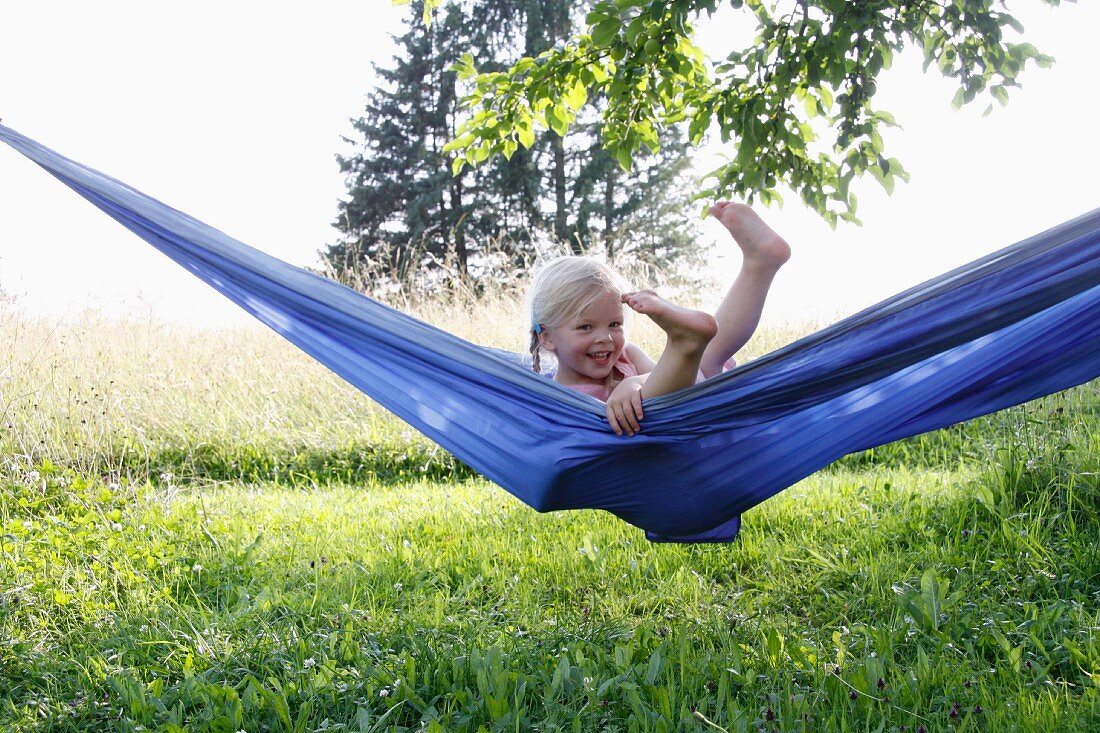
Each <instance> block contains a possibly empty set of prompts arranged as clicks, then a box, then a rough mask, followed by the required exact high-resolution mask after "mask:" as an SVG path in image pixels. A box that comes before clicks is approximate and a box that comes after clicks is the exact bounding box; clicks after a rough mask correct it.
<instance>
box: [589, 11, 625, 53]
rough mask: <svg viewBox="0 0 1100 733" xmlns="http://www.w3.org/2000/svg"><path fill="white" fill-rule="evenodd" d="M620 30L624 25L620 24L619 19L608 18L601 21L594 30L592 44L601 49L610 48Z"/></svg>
mask: <svg viewBox="0 0 1100 733" xmlns="http://www.w3.org/2000/svg"><path fill="white" fill-rule="evenodd" d="M620 28H622V23H620V22H619V19H618V18H607V19H605V20H602V21H600V22H599V24H597V25H596V26H595V27H594V28H593V29H592V44H593V45H594V46H598V47H600V48H606V47H607V46H610V45H611V42H612V41H613V40H615V38H616V36H618V35H619V29H620Z"/></svg>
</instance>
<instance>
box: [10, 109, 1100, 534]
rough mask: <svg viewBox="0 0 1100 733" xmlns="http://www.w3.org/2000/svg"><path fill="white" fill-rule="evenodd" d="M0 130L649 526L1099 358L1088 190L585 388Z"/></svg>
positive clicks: (430, 413)
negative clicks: (748, 353)
mask: <svg viewBox="0 0 1100 733" xmlns="http://www.w3.org/2000/svg"><path fill="white" fill-rule="evenodd" d="M0 139H3V141H4V142H6V143H8V144H9V145H11V146H12V147H14V148H15V149H17V150H18V151H20V152H21V153H23V154H24V155H26V156H27V157H29V158H30V159H31V160H33V161H35V162H36V163H38V164H39V165H40V166H42V167H43V168H45V169H46V170H47V171H49V172H50V173H51V174H53V175H54V176H56V177H57V178H59V179H60V180H61V181H63V182H64V183H65V184H66V185H68V186H69V187H71V188H72V189H73V190H75V191H76V192H77V193H79V194H80V195H81V196H83V197H85V198H86V199H88V200H89V201H91V202H92V203H93V204H95V205H96V206H97V207H99V208H100V209H102V210H103V211H104V212H106V213H107V214H108V215H110V216H111V217H113V218H114V219H116V220H118V221H119V222H120V223H122V224H123V226H125V227H126V228H128V229H130V230H131V231H133V232H134V233H135V234H137V235H138V236H139V237H141V238H142V239H144V240H145V241H147V242H148V243H149V244H151V245H153V246H154V247H156V248H157V249H159V250H160V251H161V252H163V253H164V254H166V255H167V256H168V257H170V258H172V259H173V260H175V261H176V262H178V263H179V264H181V265H182V266H183V267H185V268H187V269H188V270H190V271H191V272H192V273H194V274H195V275H196V276H197V277H199V278H201V279H202V280H204V281H205V282H207V283H209V284H210V285H211V286H213V287H214V288H216V289H217V290H218V291H220V292H221V293H223V294H224V295H225V296H226V297H228V298H229V299H230V300H232V301H233V302H235V303H237V304H238V305H239V306H241V307H242V308H244V309H245V310H247V311H248V312H250V313H252V314H253V315H254V316H255V317H256V318H258V319H259V320H261V321H262V322H264V323H265V324H267V325H268V326H270V327H271V328H272V329H274V330H275V331H276V332H278V333H279V334H281V335H282V336H284V337H285V338H287V339H288V340H290V341H291V342H293V343H294V344H296V345H297V346H299V347H300V348H301V349H303V350H304V351H306V352H307V353H309V354H310V355H312V356H313V357H315V358H316V359H318V360H319V361H321V362H322V363H324V364H325V365H327V366H328V367H329V368H330V369H332V370H333V371H334V372H336V373H337V374H339V375H340V376H341V377H343V378H344V379H346V380H347V381H348V382H350V383H351V384H353V385H355V386H356V387H358V388H359V389H360V390H362V391H363V392H365V393H366V394H367V395H368V396H370V397H371V398H372V399H374V400H375V401H377V402H378V403H380V404H381V405H383V406H384V407H385V408H386V409H388V410H390V411H391V412H393V413H394V414H396V415H397V416H398V417H400V418H401V419H402V420H405V421H406V422H408V423H409V424H410V425H412V426H413V427H415V428H416V429H418V430H419V431H421V432H422V433H424V434H425V435H426V436H428V437H429V438H430V439H432V440H433V441H435V442H437V443H438V444H439V445H441V446H443V447H444V448H446V449H447V450H449V451H450V452H452V453H453V454H454V455H455V456H456V457H458V458H459V459H461V460H462V461H464V462H466V463H467V464H469V465H470V466H472V467H473V468H474V469H476V470H477V471H479V472H480V473H482V474H483V475H485V476H486V477H487V478H489V479H490V480H492V481H493V482H495V483H497V484H499V485H500V486H502V487H503V488H505V489H506V490H507V491H509V492H511V493H512V494H513V495H515V496H516V497H518V498H519V499H520V500H522V501H523V502H525V503H527V504H529V505H530V506H532V507H533V508H535V509H537V510H539V511H553V510H559V509H603V510H606V511H609V512H611V513H613V514H615V515H616V516H618V517H620V518H622V519H623V520H625V521H627V522H629V523H631V524H633V525H635V526H637V527H640V528H642V529H644V530H646V533H647V537H649V539H651V540H654V541H676V542H725V541H730V540H732V539H733V537H734V536H735V535H736V533H737V530H738V527H739V516H740V514H741V513H742V512H744V511H745V510H747V509H749V508H751V507H753V506H755V505H756V504H758V503H760V502H762V501H764V500H765V499H767V498H769V497H771V496H773V495H774V494H776V493H777V492H779V491H781V490H783V489H784V488H786V487H788V486H790V485H792V484H793V483H795V482H797V481H798V480H800V479H802V478H804V477H805V476H808V475H809V474H811V473H813V472H814V471H816V470H818V469H820V468H822V467H824V466H826V465H828V464H829V463H831V462H832V461H834V460H836V459H838V458H840V457H842V456H844V455H846V454H848V453H852V452H855V451H861V450H865V449H868V448H872V447H874V446H877V445H881V444H883V443H888V442H890V441H894V440H898V439H900V438H904V437H907V436H911V435H916V434H918V433H922V432H926V431H929V430H935V429H937V428H942V427H945V426H948V425H952V424H954V423H957V422H960V421H963V420H967V419H970V418H973V417H977V416H979V415H984V414H987V413H989V412H993V411H995V410H1000V409H1002V408H1005V407H1009V406H1011V405H1016V404H1019V403H1021V402H1025V401H1027V400H1031V399H1034V398H1037V397H1040V396H1043V395H1047V394H1050V393H1053V392H1056V391H1059V390H1063V389H1067V388H1069V387H1072V386H1075V385H1078V384H1082V383H1084V382H1087V381H1089V380H1091V379H1094V378H1095V377H1097V376H1100V210H1097V211H1093V212H1091V213H1089V214H1086V215H1084V216H1081V217H1079V218H1077V219H1074V220H1072V221H1069V222H1066V223H1065V224H1062V225H1060V226H1057V227H1055V228H1053V229H1051V230H1049V231H1047V232H1044V233H1042V234H1039V235H1037V236H1034V237H1031V238H1029V239H1026V240H1024V241H1022V242H1020V243H1018V244H1016V245H1013V246H1011V247H1008V248H1007V249H1004V250H1001V251H999V252H996V253H994V254H991V255H988V256H986V257H984V258H982V259H979V260H977V261H975V262H973V263H971V264H969V265H966V266H964V267H961V268H959V269H957V270H954V271H952V272H948V273H946V274H944V275H942V276H940V277H938V278H935V279H933V280H931V281H929V282H926V283H924V284H922V285H918V286H917V287H914V288H912V289H910V290H907V291H905V292H903V293H900V294H899V295H896V296H894V297H892V298H890V299H888V300H886V301H884V302H882V303H880V304H878V305H876V306H873V307H871V308H868V309H867V310H865V311H862V312H860V313H858V314H856V315H854V316H852V317H850V318H847V319H845V320H843V321H841V322H838V323H836V324H834V325H833V326H830V327H828V328H826V329H824V330H822V331H820V332H818V333H815V334H813V335H811V336H808V337H806V338H803V339H801V340H799V341H797V342H795V343H793V344H791V345H789V346H787V347H785V348H782V349H780V350H778V351H776V352H773V353H772V354H769V355H767V356H765V357H762V358H760V359H757V360H756V361H753V362H750V363H748V364H746V365H744V366H741V367H739V368H737V369H734V370H733V371H730V372H727V373H725V374H723V375H721V376H718V377H715V378H713V379H710V380H707V381H706V382H703V383H700V384H697V385H695V386H694V387H692V388H689V389H686V390H683V391H680V392H677V393H675V394H671V395H666V396H663V397H658V398H654V399H652V400H649V401H648V402H647V404H646V419H645V422H644V424H643V432H642V433H641V434H639V435H636V436H634V437H618V436H616V435H614V434H613V433H612V432H611V430H610V429H609V428H608V426H607V423H606V421H605V419H604V414H603V405H602V404H601V403H599V402H598V401H596V400H594V399H592V398H590V397H588V396H586V395H583V394H581V393H579V392H576V391H573V390H569V389H567V388H564V387H562V386H560V385H558V384H556V383H554V382H553V381H551V380H548V379H546V378H544V377H541V376H539V375H537V374H534V373H532V372H531V371H530V370H529V369H525V368H524V367H523V366H522V364H521V361H522V360H521V359H520V358H519V357H517V356H516V355H509V354H504V353H502V352H499V351H497V350H494V349H488V348H484V347H481V346H478V345H475V344H472V343H469V342H467V341H464V340H462V339H460V338H457V337H455V336H453V335H451V334H448V333H446V332H444V331H440V330H439V329H436V328H434V327H432V326H430V325H427V324H425V323H422V322H420V321H417V320H416V319H414V318H411V317H409V316H407V315H405V314H402V313H400V312H397V311H395V310H393V309H391V308H388V307H386V306H384V305H382V304H380V303H377V302H375V301H373V300H370V299H369V298H366V297H364V296H362V295H360V294H358V293H356V292H354V291H352V290H350V289H348V288H346V287H343V286H341V285H339V284H337V283H335V282H332V281H330V280H328V279H325V278H323V277H320V276H318V275H315V274H313V273H310V272H307V271H305V270H302V269H300V268H297V267H294V266H292V265H289V264H287V263H285V262H282V261H280V260H278V259H276V258H274V257H270V256H268V255H265V254H263V253H262V252H259V251H258V250H255V249H253V248H251V247H249V246H247V245H245V244H243V243H241V242H238V241H237V240H234V239H232V238H231V237H229V236H227V235H225V234H223V233H222V232H219V231H217V230H216V229H214V228H212V227H210V226H208V225H206V224H203V223H202V222H199V221H197V220H195V219H193V218H191V217H189V216H187V215H186V214H183V213H181V212H179V211H176V210H174V209H172V208H170V207H168V206H166V205H164V204H162V203H160V202H158V201H156V200H154V199H152V198H150V197H148V196H146V195H144V194H142V193H140V192H138V191H136V190H134V189H132V188H130V187H128V186H126V185H125V184H123V183H120V182H119V181H116V180H114V179H112V178H110V177H108V176H106V175H103V174H102V173H98V172H96V171H94V170H91V169H89V168H87V167H85V166H82V165H80V164H79V163H76V162H73V161H71V160H68V159H66V158H64V157H63V156H61V155H58V154H57V153H55V152H53V151H51V150H49V149H48V148H45V147H43V146H41V145H39V144H37V143H35V142H34V141H32V140H30V139H28V138H26V137H24V136H22V135H20V134H19V133H17V132H15V131H13V130H11V129H9V128H7V127H4V126H2V125H0Z"/></svg>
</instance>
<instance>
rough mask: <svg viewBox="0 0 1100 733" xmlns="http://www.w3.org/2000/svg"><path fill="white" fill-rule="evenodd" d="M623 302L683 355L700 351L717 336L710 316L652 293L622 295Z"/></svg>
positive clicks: (640, 292)
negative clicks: (646, 318) (642, 316)
mask: <svg viewBox="0 0 1100 733" xmlns="http://www.w3.org/2000/svg"><path fill="white" fill-rule="evenodd" d="M623 302H624V303H626V304H627V305H628V306H630V308H631V309H632V310H634V311H636V312H638V313H642V314H643V315H647V316H649V317H650V318H651V319H652V320H653V322H654V323H656V324H657V325H658V326H660V327H661V330H662V331H664V332H665V334H666V335H667V336H668V339H669V341H670V342H671V343H675V344H676V345H677V346H678V347H679V348H680V349H681V350H683V351H685V352H690V351H694V350H696V349H698V350H699V351H702V350H703V349H705V348H706V346H707V344H708V343H710V340H711V339H712V338H714V335H715V334H716V333H718V322H717V321H715V320H714V316H712V315H711V314H709V313H704V312H703V311H697V310H692V309H690V308H683V307H681V306H678V305H675V304H674V303H670V302H668V301H667V300H665V299H664V298H662V297H661V296H659V295H657V293H655V292H654V291H652V290H639V291H638V292H636V293H625V294H623Z"/></svg>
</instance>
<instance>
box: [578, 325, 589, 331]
mask: <svg viewBox="0 0 1100 733" xmlns="http://www.w3.org/2000/svg"><path fill="white" fill-rule="evenodd" d="M590 328H592V326H590V325H588V324H587V323H582V324H581V325H579V326H577V330H578V331H587V330H589V329H590Z"/></svg>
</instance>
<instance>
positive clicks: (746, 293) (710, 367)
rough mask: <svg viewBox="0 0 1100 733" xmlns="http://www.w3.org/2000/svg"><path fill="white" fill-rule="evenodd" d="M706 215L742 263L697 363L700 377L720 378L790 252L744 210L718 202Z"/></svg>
mask: <svg viewBox="0 0 1100 733" xmlns="http://www.w3.org/2000/svg"><path fill="white" fill-rule="evenodd" d="M710 214H711V216H713V217H714V218H716V219H718V221H720V222H722V225H723V226H725V227H726V229H728V230H729V232H730V234H731V235H733V239H734V241H736V242H737V245H738V246H739V247H740V248H741V252H742V254H743V255H744V260H743V261H742V263H741V271H740V272H739V273H738V274H737V278H736V279H735V280H734V281H733V285H731V286H730V289H729V292H728V293H726V297H725V298H724V299H723V300H722V302H721V304H719V306H718V310H717V311H716V312H715V314H714V318H715V320H716V321H717V323H718V334H717V335H716V336H715V337H714V338H713V339H711V340H710V342H709V344H708V345H707V346H706V349H705V351H704V353H703V356H702V357H701V360H700V362H699V369H700V371H701V372H702V373H703V376H704V377H712V376H714V375H715V374H720V373H721V372H722V370H723V367H724V366H725V364H726V362H727V361H728V360H729V359H730V358H731V357H732V356H733V355H734V354H736V353H737V352H738V351H739V350H740V349H741V347H742V346H744V345H745V343H746V342H747V341H748V340H749V338H750V337H751V336H752V334H753V332H754V331H756V326H757V324H758V323H760V313H761V312H762V311H763V309H764V301H765V299H766V298H767V297H768V290H769V289H770V288H771V284H772V280H773V279H774V278H775V273H776V272H778V271H779V268H780V267H782V266H783V263H785V262H786V261H787V260H788V259H790V256H791V248H790V247H789V246H788V245H787V243H786V242H785V241H783V238H782V237H780V236H779V235H778V234H776V233H775V231H773V230H772V229H771V227H769V226H768V225H767V224H765V223H764V220H763V219H761V218H760V217H759V216H757V214H756V212H754V211H753V210H752V209H751V208H749V207H748V206H746V205H744V204H734V203H730V202H728V201H719V202H718V203H717V204H715V205H714V206H712V207H711V209H710Z"/></svg>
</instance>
